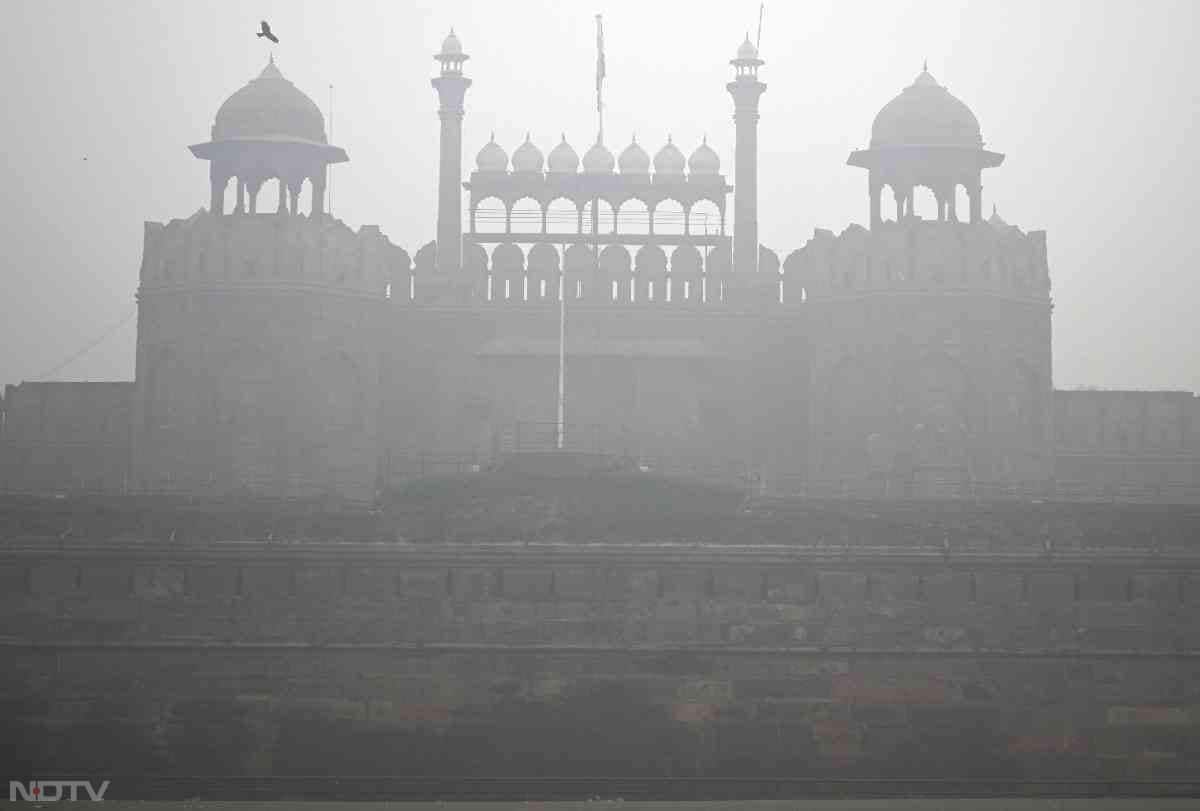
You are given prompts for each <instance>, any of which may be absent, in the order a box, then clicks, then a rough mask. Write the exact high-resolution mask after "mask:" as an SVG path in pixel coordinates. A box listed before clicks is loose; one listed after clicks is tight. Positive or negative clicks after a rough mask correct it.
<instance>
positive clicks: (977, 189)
mask: <svg viewBox="0 0 1200 811" xmlns="http://www.w3.org/2000/svg"><path fill="white" fill-rule="evenodd" d="M967 197H968V198H969V199H970V201H971V222H973V223H976V222H983V183H982V182H981V180H980V178H979V177H978V176H976V177H975V178H973V179H972V180H971V182H970V183H969V184H968V185H967Z"/></svg>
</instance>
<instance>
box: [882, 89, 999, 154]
mask: <svg viewBox="0 0 1200 811" xmlns="http://www.w3.org/2000/svg"><path fill="white" fill-rule="evenodd" d="M871 146H872V147H877V146H968V147H974V148H976V149H978V148H980V147H982V146H983V136H982V135H981V134H980V132H979V120H978V119H977V118H975V114H974V113H972V112H971V109H970V108H969V107H967V105H966V104H963V103H962V102H961V101H959V100H958V99H957V98H955V97H954V96H952V95H950V91H948V90H947V89H946V88H944V87H942V86H941V85H940V84H938V83H937V80H936V79H934V78H933V76H931V75H930V73H929V71H928V70H922V71H921V73H920V74H919V75H918V76H917V78H916V79H915V80H914V81H913V83H912V84H911V85H909V86H908V87H906V88H905V89H904V91H903V92H902V93H901V94H900V95H899V96H896V98H894V99H892V100H891V101H889V102H888V103H887V104H885V105H884V107H883V109H882V110H880V111H879V115H877V116H875V123H874V124H873V125H872V126H871Z"/></svg>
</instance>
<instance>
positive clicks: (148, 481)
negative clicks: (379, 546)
mask: <svg viewBox="0 0 1200 811" xmlns="http://www.w3.org/2000/svg"><path fill="white" fill-rule="evenodd" d="M400 253H401V252H399V251H398V249H396V248H394V247H393V246H392V245H391V244H390V243H389V242H388V241H387V239H386V238H385V237H384V236H383V235H382V234H381V233H380V232H379V229H378V228H377V227H374V226H364V227H363V228H361V229H359V231H358V232H357V233H355V232H353V231H351V230H350V229H349V228H347V227H346V226H345V225H344V224H343V223H341V222H340V221H337V220H333V219H330V218H326V217H318V218H307V217H302V216H285V215H234V216H230V217H211V216H209V215H207V214H204V213H203V212H201V213H198V214H196V215H195V216H193V217H192V218H190V219H188V220H175V221H172V222H171V223H168V224H167V225H161V224H157V223H148V224H147V226H146V239H145V248H144V252H143V262H142V274H141V275H142V278H141V287H140V289H139V292H138V302H139V311H138V357H137V395H136V398H135V402H134V412H135V413H134V430H133V458H134V478H135V485H136V487H137V488H138V489H143V490H167V491H172V490H174V491H180V492H191V493H205V492H229V491H235V490H244V491H247V492H252V493H256V494H260V495H267V496H286V497H312V496H316V495H323V494H336V495H339V496H341V497H344V498H350V499H356V500H365V501H369V500H371V499H373V498H374V496H375V492H376V476H377V463H378V459H379V455H380V454H379V450H378V446H377V442H376V439H377V435H378V430H377V424H376V420H377V415H378V404H379V400H380V395H379V391H378V386H379V377H380V361H379V358H380V354H381V352H382V350H383V345H382V334H381V332H380V330H381V327H382V318H383V314H384V306H385V302H386V295H387V284H388V279H389V273H390V267H391V264H392V263H393V261H396V260H397V257H398V256H399V254H400ZM403 263H405V264H407V257H404V258H403Z"/></svg>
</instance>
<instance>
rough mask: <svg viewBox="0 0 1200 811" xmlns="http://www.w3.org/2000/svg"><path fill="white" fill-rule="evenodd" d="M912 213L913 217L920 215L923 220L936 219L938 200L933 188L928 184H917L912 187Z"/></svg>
mask: <svg viewBox="0 0 1200 811" xmlns="http://www.w3.org/2000/svg"><path fill="white" fill-rule="evenodd" d="M912 213H913V216H914V217H920V218H921V219H923V220H937V219H938V201H937V195H936V194H934V192H933V189H931V188H929V187H928V186H917V187H916V188H915V189H913V210H912Z"/></svg>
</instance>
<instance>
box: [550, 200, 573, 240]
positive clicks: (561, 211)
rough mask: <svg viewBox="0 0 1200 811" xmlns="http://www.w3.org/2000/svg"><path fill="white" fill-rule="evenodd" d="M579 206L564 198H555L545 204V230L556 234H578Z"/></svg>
mask: <svg viewBox="0 0 1200 811" xmlns="http://www.w3.org/2000/svg"><path fill="white" fill-rule="evenodd" d="M581 224H582V222H581V218H580V209H579V206H578V205H577V204H576V203H575V201H574V200H570V199H568V198H566V197H555V198H554V199H553V200H551V201H550V202H549V203H547V204H546V230H547V231H550V232H553V233H556V234H578V233H579V228H580V225H581Z"/></svg>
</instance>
